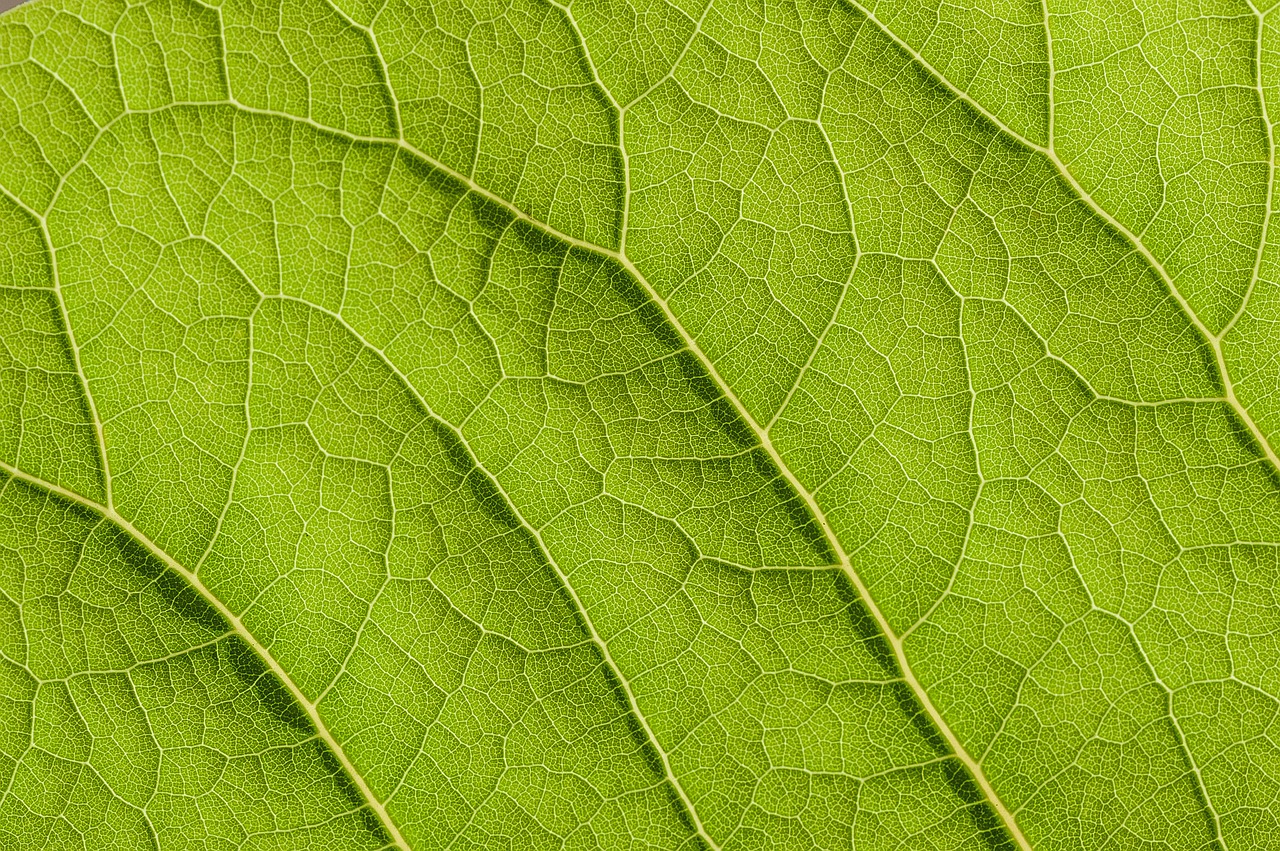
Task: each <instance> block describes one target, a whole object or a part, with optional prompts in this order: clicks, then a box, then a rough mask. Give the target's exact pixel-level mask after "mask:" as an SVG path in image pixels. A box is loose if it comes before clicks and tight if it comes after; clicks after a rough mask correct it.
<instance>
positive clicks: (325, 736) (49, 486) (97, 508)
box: [0, 461, 409, 851]
mask: <svg viewBox="0 0 1280 851" xmlns="http://www.w3.org/2000/svg"><path fill="white" fill-rule="evenodd" d="M0 471H3V472H5V473H7V474H9V475H10V476H12V477H13V478H15V479H18V480H19V481H23V482H26V483H27V484H29V485H32V486H34V487H37V488H40V489H41V490H44V491H46V492H48V493H51V494H54V495H55V496H59V497H61V498H63V499H65V500H69V501H70V502H74V503H76V504H77V505H80V506H83V507H84V508H87V509H89V510H90V511H92V512H94V513H95V514H98V515H100V516H101V517H103V518H104V519H106V520H108V521H110V522H111V523H114V524H115V525H116V526H117V527H118V528H120V529H121V530H123V531H124V532H125V533H126V534H128V535H129V536H130V537H132V538H133V539H134V540H135V541H137V542H138V543H139V544H141V545H142V546H143V547H144V548H145V549H146V551H147V552H149V553H150V554H151V555H152V556H153V557H155V558H157V559H159V560H160V561H161V562H162V563H163V564H164V565H165V566H166V567H168V568H169V569H170V570H172V571H173V572H174V573H176V574H178V575H179V576H181V577H182V578H183V579H185V580H186V581H187V584H188V585H190V586H191V588H192V590H194V591H195V592H196V593H197V594H199V595H200V596H201V597H202V598H203V599H204V601H205V602H206V603H208V604H209V605H210V606H212V607H213V609H214V610H215V611H216V612H217V613H218V614H219V615H221V616H222V617H223V619H225V620H226V622H227V623H228V624H230V626H231V630H232V632H234V633H235V634H236V635H237V636H238V637H239V638H240V640H241V641H243V642H244V643H245V644H247V645H249V647H250V648H251V649H252V650H253V652H254V653H256V654H257V655H258V657H259V658H260V659H262V661H263V662H264V663H265V664H266V666H267V668H268V669H269V670H270V671H271V672H272V673H273V674H275V676H276V678H277V679H279V680H280V682H281V684H283V685H284V687H285V688H286V689H288V691H289V694H290V696H292V697H293V699H294V701H295V702H296V703H297V704H298V706H299V707H301V709H302V711H303V712H305V713H306V714H307V718H308V719H309V720H310V721H311V724H312V726H313V727H315V730H316V735H317V736H318V737H319V738H320V740H321V741H322V742H324V743H325V746H326V747H328V748H329V750H330V751H332V752H333V755H334V756H335V757H336V758H337V760H338V762H339V764H340V765H341V766H342V771H343V773H344V774H345V775H346V776H347V777H348V779H350V780H351V782H352V784H354V785H355V787H356V789H357V790H358V791H359V792H360V796H361V797H362V798H363V799H364V802H365V804H366V805H367V806H368V807H369V810H370V811H371V812H372V813H373V814H374V816H375V817H376V818H377V819H378V823H379V825H380V826H381V827H382V829H383V830H385V831H386V832H387V835H388V836H389V837H390V838H391V842H392V845H393V846H394V847H396V848H400V849H402V851H409V843H408V842H406V841H405V839H404V837H403V836H401V835H400V831H399V829H398V828H397V827H396V824H395V822H394V821H392V820H391V817H390V816H389V815H388V814H387V810H386V807H385V806H384V805H383V803H382V801H380V800H378V798H377V796H376V795H374V794H373V791H372V790H371V789H370V788H369V786H368V784H367V783H365V781H364V777H362V776H361V774H360V772H358V771H356V769H355V766H354V765H352V763H351V760H350V759H349V758H348V757H347V755H346V752H345V751H343V749H342V745H341V744H339V742H338V740H337V738H335V737H334V735H333V734H332V733H331V732H329V728H328V727H327V726H326V725H325V723H324V720H323V719H321V717H320V712H319V710H318V708H317V705H316V704H315V703H313V702H312V701H310V700H308V699H307V696H306V695H305V694H303V693H302V690H301V689H300V688H298V686H297V684H296V683H294V682H293V680H292V679H290V677H289V674H288V673H287V672H286V671H285V669H284V668H283V667H282V666H281V664H280V663H279V662H278V661H277V660H276V658H275V657H274V656H273V655H271V651H270V650H268V649H267V647H266V646H265V645H263V643H262V642H260V641H259V640H258V639H257V638H256V637H255V636H254V634H253V633H252V632H250V631H249V629H248V628H247V627H245V625H244V623H243V622H242V621H241V620H240V618H239V617H237V616H236V614H235V612H233V611H231V609H229V608H227V606H226V604H225V603H223V602H222V600H220V599H218V597H217V596H216V595H215V594H214V593H213V592H212V591H210V590H209V589H208V587H206V586H205V584H204V583H203V582H202V581H201V580H200V577H199V576H197V575H196V574H195V573H193V572H192V571H190V570H188V569H187V568H186V567H185V566H184V565H182V564H180V563H179V562H178V560H177V559H175V558H174V557H173V556H171V555H169V554H168V553H167V552H165V551H164V550H163V549H161V548H160V546H159V545H157V544H156V543H155V542H154V541H152V540H151V539H150V538H148V537H147V536H146V535H144V534H143V533H142V532H140V531H139V530H138V529H137V528H136V527H135V526H134V525H133V524H132V523H130V522H129V521H128V520H126V519H125V518H124V517H121V516H120V515H119V514H118V513H116V511H115V509H114V508H111V507H108V506H105V505H102V504H101V503H99V502H97V501H96V500H92V499H89V498H88V497H86V496H82V495H81V494H78V493H76V492H75V491H71V490H68V489H66V488H64V487H62V486H60V485H56V484H54V483H53V482H49V481H45V480H44V479H42V478H39V477H38V476H33V475H31V474H30V473H28V472H26V471H25V470H22V469H19V468H17V467H14V466H12V465H10V464H8V463H7V462H5V461H0Z"/></svg>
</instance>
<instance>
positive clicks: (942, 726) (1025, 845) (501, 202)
mask: <svg viewBox="0 0 1280 851" xmlns="http://www.w3.org/2000/svg"><path fill="white" fill-rule="evenodd" d="M234 106H235V107H236V108H237V109H240V110H243V111H244V112H247V113H251V114H258V115H266V116H271V117H275V118H281V119H286V120H290V121H298V122H301V123H304V124H308V125H311V126H313V127H315V128H316V129H317V130H321V131H323V132H326V133H330V134H333V135H336V136H339V137H343V138H348V139H351V140H352V141H358V142H364V143H370V144H381V145H390V146H394V147H398V148H400V149H401V150H403V151H404V152H405V153H407V154H409V155H410V156H413V157H416V158H417V159H418V160H420V161H421V162H422V163H424V164H425V165H428V166H430V167H432V168H434V169H436V170H437V171H439V172H441V173H443V174H445V175H448V176H449V177H450V178H452V179H453V180H455V181H457V182H458V183H461V184H462V185H464V186H465V187H466V188H467V189H468V190H469V191H471V192H474V193H475V194H476V195H479V196H480V197H482V198H484V199H486V200H488V201H489V202H491V203H493V204H495V205H497V206H499V207H501V208H502V209H503V210H505V211H506V212H507V213H508V214H509V215H511V216H513V217H514V218H516V219H518V220H519V221H522V222H524V223H526V224H528V225H530V226H531V227H534V228H536V229H538V230H540V231H541V232H543V233H545V234H547V235H548V236H551V237H552V238H554V239H557V240H559V241H561V242H563V243H565V244H566V245H571V246H574V247H576V248H579V249H581V250H583V251H587V252H590V253H592V254H595V255H598V256H603V257H607V258H609V259H611V260H613V261H615V262H617V263H618V264H620V265H621V266H622V267H623V268H624V269H626V270H627V272H628V273H629V274H630V275H631V276H632V277H633V278H634V279H635V280H636V282H637V283H638V284H639V285H640V286H641V287H642V288H643V289H644V291H645V294H646V295H647V296H648V297H649V298H650V299H651V300H652V301H653V302H654V304H656V305H657V306H658V307H659V308H660V309H661V310H662V312H663V316H664V317H665V319H666V321H667V323H668V324H669V325H670V326H671V328H672V329H673V330H674V331H675V332H676V333H677V334H678V335H679V336H680V338H681V340H682V341H683V342H684V344H685V346H686V347H687V348H688V350H689V351H690V353H692V354H693V355H694V356H695V357H697V358H698V360H699V361H700V362H701V363H702V365H703V367H704V368H705V369H706V370H707V372H708V374H709V375H710V377H711V379H712V380H713V381H714V382H715V384H716V386H717V388H718V389H719V390H720V392H721V393H722V394H723V395H724V397H725V399H726V400H727V401H728V402H729V403H730V404H731V405H732V406H733V407H734V410H735V412H736V413H737V414H738V415H739V416H741V417H742V419H743V421H744V422H746V423H747V425H748V426H749V427H750V428H751V430H752V432H753V433H754V434H755V437H756V439H757V440H758V441H759V443H760V445H761V447H762V448H763V449H764V450H765V451H766V452H767V453H768V455H769V457H770V459H771V460H772V461H773V463H774V465H775V466H776V467H777V469H778V471H779V473H780V474H781V475H782V476H783V477H784V478H785V479H786V480H787V482H788V483H789V484H790V485H791V487H792V488H793V489H794V490H795V492H796V494H797V495H799V496H800V498H801V499H802V500H803V501H804V503H805V506H806V507H807V508H808V510H809V512H810V513H811V514H812V516H813V517H814V519H815V520H816V521H817V522H818V525H819V526H820V527H821V528H822V531H823V535H824V536H825V537H826V539H827V541H828V543H829V544H830V545H831V547H832V550H833V551H834V552H835V553H836V556H837V559H838V562H839V566H840V568H841V569H842V570H843V571H844V573H845V574H846V576H848V578H849V580H850V582H851V583H852V584H853V586H854V588H855V589H856V590H857V592H858V594H859V595H860V597H861V598H862V601H863V603H864V604H865V605H866V606H867V609H868V610H869V611H870V612H871V615H872V618H873V619H874V620H875V622H876V625H877V626H878V627H879V629H880V631H881V632H882V633H883V635H884V637H885V639H886V641H887V642H888V644H889V646H890V648H891V649H892V651H893V655H894V659H895V661H896V662H897V664H898V667H899V669H900V670H901V672H902V675H903V679H904V681H905V682H906V683H907V685H908V687H909V688H910V689H911V691H912V693H913V694H914V695H915V697H916V699H917V700H918V701H919V702H920V705H921V707H922V708H923V709H924V711H925V713H926V714H927V715H928V716H929V719H930V721H931V722H932V723H933V725H934V727H935V728H936V729H937V731H938V732H939V734H940V735H941V736H942V737H943V739H944V740H945V741H946V742H947V744H948V746H949V747H950V748H951V749H952V751H953V752H954V754H955V756H956V757H957V758H958V759H959V760H960V762H961V763H962V764H963V765H964V766H965V768H966V769H967V770H968V771H969V773H970V775H971V776H972V777H973V780H974V782H975V783H977V785H978V787H979V789H981V790H982V793H983V795H984V796H985V797H986V799H987V802H988V803H989V804H990V805H991V807H992V809H993V810H995V812H996V814H997V816H998V817H999V818H1000V820H1001V822H1002V823H1003V825H1004V827H1005V829H1006V830H1007V831H1008V833H1009V835H1010V836H1011V837H1012V838H1013V840H1014V841H1015V842H1016V843H1017V845H1018V847H1019V848H1021V849H1023V851H1032V848H1031V844H1030V843H1029V842H1028V841H1027V839H1026V837H1024V836H1023V835H1022V832H1021V830H1020V829H1019V828H1018V825H1017V822H1016V820H1015V819H1014V817H1013V814H1012V813H1011V812H1010V810H1009V809H1008V807H1006V806H1005V805H1004V803H1003V802H1002V801H1001V800H1000V797H999V796H998V795H997V794H996V792H995V790H994V789H993V788H992V786H991V784H990V782H989V781H988V780H987V778H986V775H985V773H984V772H983V770H982V766H981V765H980V764H979V763H978V761H977V760H975V759H974V758H973V757H972V756H971V755H970V754H969V753H968V751H967V750H966V749H965V748H964V745H963V744H962V743H961V742H960V740H959V738H958V737H957V736H956V735H955V733H954V732H953V731H952V730H951V728H950V727H949V726H948V725H947V723H946V721H945V720H944V719H943V717H942V714H941V713H940V712H939V711H938V709H937V707H935V706H934V705H933V701H932V700H931V699H930V698H929V695H928V693H927V692H926V691H925V689H924V687H923V686H922V685H921V684H920V681H919V680H918V679H917V678H916V676H915V674H914V672H913V671H912V669H911V665H910V662H909V661H908V660H907V657H906V654H905V652H904V650H903V646H902V641H901V639H900V638H899V637H898V636H897V634H896V633H895V632H894V631H893V630H892V628H891V627H890V625H889V622H888V619H887V618H886V617H885V616H884V614H883V613H882V612H881V611H880V608H879V606H877V605H876V603H875V600H874V598H873V597H872V595H871V593H870V591H869V589H868V588H867V586H866V584H865V583H863V581H862V578H861V577H860V576H859V575H858V573H857V571H855V570H854V569H853V565H852V562H851V561H850V559H849V556H848V554H847V553H846V552H845V550H844V547H843V546H842V545H841V543H840V540H839V538H838V537H837V536H836V535H835V533H834V531H833V530H832V528H831V524H830V523H829V522H828V521H827V518H826V515H825V513H824V512H823V511H822V509H821V507H820V506H819V505H818V503H817V500H816V499H815V497H814V495H813V494H812V493H811V492H810V491H809V490H808V489H807V488H806V487H805V486H804V485H803V484H802V483H801V482H800V480H799V479H798V478H797V477H796V476H795V474H794V473H792V471H791V469H790V468H789V467H788V466H787V464H786V462H785V461H784V460H783V458H782V456H781V455H780V454H779V453H778V451H777V449H776V448H775V447H774V446H773V442H772V441H771V440H770V438H769V435H768V432H767V431H766V430H765V429H764V428H762V427H761V425H760V423H759V422H757V421H756V419H755V417H753V416H752V415H751V414H750V412H749V411H748V410H747V409H746V406H745V405H743V404H742V402H741V400H739V399H738V397H737V395H736V394H735V393H734V392H733V390H732V388H731V387H730V386H729V384H728V383H727V382H726V381H725V380H724V378H723V377H722V376H721V375H720V373H719V371H718V370H717V369H716V366H715V363H714V362H713V361H712V360H711V358H710V357H709V356H707V354H706V353H705V352H703V350H702V348H701V347H700V346H699V345H698V342H697V340H696V339H695V338H694V337H693V335H692V334H690V333H689V332H688V331H686V330H685V328H684V326H683V325H682V324H681V323H680V321H679V318H678V317H677V316H676V315H675V313H674V312H672V310H671V307H670V306H669V305H668V304H667V302H666V300H665V299H663V298H662V297H661V296H660V295H659V294H658V293H657V291H656V290H655V289H654V288H653V286H652V285H651V284H650V283H649V281H648V280H647V279H646V278H645V276H644V275H643V274H642V273H641V272H640V270H639V269H637V268H636V266H635V264H634V263H633V262H632V261H631V259H630V258H629V257H627V256H626V254H625V253H623V252H620V251H617V250H613V249H609V248H604V247H602V246H599V245H596V244H595V243H592V242H588V241H587V240H584V239H580V238H578V237H574V236H570V235H569V234H566V233H563V232H561V231H560V230H558V229H557V228H555V227H553V226H551V225H549V224H547V223H546V222H543V221H541V220H539V219H536V218H534V217H533V216H531V215H529V214H528V213H527V212H525V211H524V210H523V209H521V208H520V207H517V206H516V205H515V204H513V203H511V202H510V201H508V200H506V199H505V198H502V197H501V196H499V195H497V194H495V193H494V192H492V191H490V190H489V189H488V188H486V187H484V186H482V185H481V184H479V183H477V182H476V181H475V180H474V179H472V178H471V177H470V176H468V175H465V174H462V173H461V172H458V171H456V170H455V169H453V168H451V167H449V166H447V165H445V164H444V163H442V162H440V161H438V160H436V159H435V158H434V157H431V156H429V155H427V154H425V153H423V152H422V151H420V150H418V149H417V148H416V147H414V146H413V145H412V144H410V143H409V142H407V141H405V140H404V139H387V138H382V137H376V136H357V135H355V134H351V133H346V132H344V131H335V130H334V129H332V128H330V127H326V126H324V125H321V124H318V123H316V122H314V121H311V120H310V119H299V118H297V117H296V116H292V115H288V114H287V113H280V112H276V111H273V110H263V109H256V108H252V107H246V106H243V105H240V104H234ZM504 496H505V495H504ZM509 502H510V500H509V499H508V503H509ZM619 675H621V672H619ZM655 744H656V745H658V750H659V752H660V753H665V752H664V751H663V750H662V748H661V745H660V743H658V742H656V740H655ZM668 770H670V769H668ZM671 779H672V780H673V781H674V782H675V785H676V788H677V789H679V788H680V787H679V784H678V781H677V780H676V778H675V776H674V773H672V774H671ZM682 797H683V795H682ZM686 804H687V805H688V806H689V807H690V809H692V808H693V803H692V801H686ZM694 818H695V819H696V814H695V815H694ZM696 823H697V822H696V821H695V824H696ZM699 827H700V825H699ZM699 832H701V830H700V831H699Z"/></svg>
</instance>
